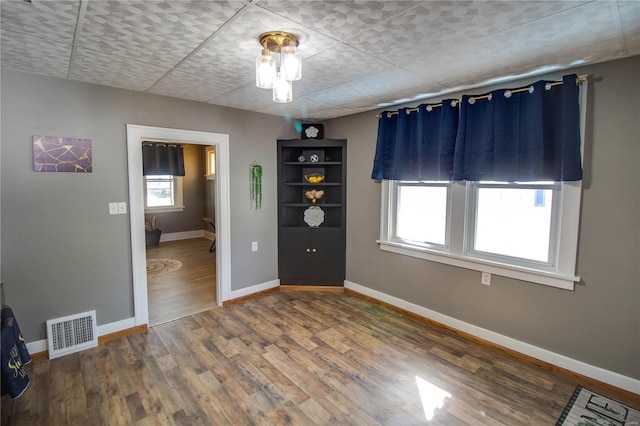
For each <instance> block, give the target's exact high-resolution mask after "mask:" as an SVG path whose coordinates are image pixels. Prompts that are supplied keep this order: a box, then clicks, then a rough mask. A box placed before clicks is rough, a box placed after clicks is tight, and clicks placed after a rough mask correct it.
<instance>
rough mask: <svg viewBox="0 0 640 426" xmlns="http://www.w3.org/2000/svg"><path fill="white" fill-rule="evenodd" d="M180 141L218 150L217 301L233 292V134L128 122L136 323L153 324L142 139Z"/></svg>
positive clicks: (216, 212)
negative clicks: (231, 177) (148, 288)
mask: <svg viewBox="0 0 640 426" xmlns="http://www.w3.org/2000/svg"><path fill="white" fill-rule="evenodd" d="M143 140H154V141H162V142H172V141H180V142H183V143H188V144H194V145H212V146H214V147H215V151H216V157H217V158H216V163H217V167H218V169H217V170H216V192H215V194H216V202H215V217H216V246H217V248H218V249H217V250H216V251H215V257H216V265H217V274H216V304H217V305H218V306H222V303H223V302H224V301H225V300H228V298H229V294H230V292H231V277H230V275H231V250H230V248H231V239H230V234H229V230H230V206H229V135H227V134H223V133H210V132H200V131H192V130H181V129H169V128H163V127H151V126H140V125H135V124H127V157H128V166H129V218H130V223H131V265H132V270H133V300H134V316H135V323H136V326H138V325H148V324H149V301H148V293H147V270H146V245H145V232H144V229H145V227H144V198H143V181H142V141H143Z"/></svg>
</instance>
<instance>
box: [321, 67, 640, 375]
mask: <svg viewBox="0 0 640 426" xmlns="http://www.w3.org/2000/svg"><path fill="white" fill-rule="evenodd" d="M575 72H577V73H578V74H590V75H591V76H592V79H591V84H590V87H589V96H590V101H589V110H588V117H587V119H588V129H587V135H586V136H587V140H586V144H587V147H586V158H585V167H584V169H585V180H584V182H583V198H582V221H581V231H580V243H579V256H578V267H577V273H578V275H580V276H581V277H582V282H580V283H579V284H577V285H576V289H575V291H566V290H560V289H555V288H551V287H546V286H542V285H537V284H532V283H526V282H521V281H517V280H513V279H508V278H504V277H499V276H495V275H494V276H493V277H492V282H491V286H490V287H487V286H483V285H481V284H480V273H479V272H475V271H470V270H466V269H461V268H457V267H453V266H448V265H444V264H439V263H434V262H429V261H425V260H420V259H415V258H410V257H406V256H402V255H398V254H393V253H389V252H384V251H381V250H380V249H379V247H378V245H377V244H376V239H377V238H378V237H379V226H380V220H379V217H380V214H379V213H380V184H379V183H376V182H374V181H373V180H371V179H370V176H371V165H372V163H373V155H374V150H375V143H376V136H377V119H376V117H375V115H376V112H373V111H372V112H367V113H363V114H358V115H353V116H348V117H343V118H340V119H336V120H332V121H331V122H329V123H328V124H327V126H326V130H327V131H326V134H327V137H332V138H337V137H340V138H347V139H348V188H347V194H348V200H349V202H348V218H347V279H348V280H349V281H352V282H355V283H357V284H361V285H363V286H366V287H369V288H371V289H374V290H378V291H381V292H383V293H386V294H389V295H392V296H395V297H398V298H401V299H404V300H407V301H410V302H413V303H415V304H417V305H420V306H423V307H426V308H429V309H432V310H434V311H437V312H440V313H442V314H445V315H449V316H451V317H454V318H457V319H460V320H462V321H466V322H468V323H471V324H475V325H477V326H480V327H483V328H486V329H489V330H492V331H495V332H497V333H500V334H503V335H506V336H510V337H512V338H515V339H518V340H521V341H524V342H528V343H530V344H533V345H535V346H538V347H541V348H545V349H548V350H550V351H553V352H556V353H559V354H563V355H566V356H569V357H571V358H574V359H576V360H580V361H584V362H586V363H588V364H591V365H595V366H599V367H602V368H605V369H607V370H611V371H615V372H618V373H621V374H624V375H626V376H629V377H634V378H636V379H640V362H639V361H638V360H640V271H639V266H638V265H639V264H640V262H639V259H640V249H639V243H640V196H639V195H640V191H639V190H638V184H639V183H640V167H639V164H640V148H639V146H640V143H639V137H640V136H639V135H640V124H639V123H640V81H639V79H638V76H640V57H634V58H631V59H627V60H621V61H615V62H609V63H604V64H599V65H594V66H588V67H584V68H579V69H576V70H575ZM562 74H563V73H554V74H550V75H548V76H544V77H536V78H533V79H529V80H526V82H523V84H520V83H519V82H515V83H507V84H502V85H501V86H502V87H518V86H519V85H526V84H528V83H529V82H531V81H536V80H539V79H541V78H556V77H559V76H561V75H562ZM487 91H488V89H486V88H485V89H480V90H473V91H472V90H469V91H465V92H464V93H469V94H471V93H483V92H487ZM459 95H460V94H452V95H449V96H446V97H447V98H454V97H459ZM392 109H397V108H396V107H394V108H392ZM355 194H357V196H355Z"/></svg>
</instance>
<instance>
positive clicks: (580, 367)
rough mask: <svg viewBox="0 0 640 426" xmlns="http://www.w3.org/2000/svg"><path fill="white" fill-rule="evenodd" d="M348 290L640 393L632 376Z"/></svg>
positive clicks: (349, 284) (352, 285)
mask: <svg viewBox="0 0 640 426" xmlns="http://www.w3.org/2000/svg"><path fill="white" fill-rule="evenodd" d="M344 287H345V288H347V289H349V290H353V291H355V292H358V293H361V294H364V295H365V296H369V297H372V298H374V299H377V300H380V301H382V302H385V303H388V304H390V305H393V306H395V307H398V308H401V309H404V310H406V311H409V312H412V313H414V314H417V315H420V316H421V317H424V318H428V319H430V320H433V321H436V322H439V323H441V324H444V325H447V326H449V327H452V328H455V329H456V330H460V331H463V332H465V333H468V334H471V335H473V336H475V337H478V338H480V339H483V340H486V341H489V342H492V343H495V344H496V345H500V346H503V347H505V348H509V349H512V350H514V351H516V352H520V353H521V354H524V355H528V356H531V357H533V358H536V359H539V360H541V361H544V362H548V363H549V364H553V365H556V366H558V367H562V368H564V369H567V370H570V371H573V372H575V373H578V374H582V375H583V376H587V377H591V378H593V379H596V380H599V381H601V382H604V383H608V384H610V385H613V386H616V387H618V388H621V389H625V390H628V391H629V392H633V393H636V394H640V380H637V379H634V378H632V377H627V376H624V375H622V374H620V373H616V372H613V371H609V370H605V369H604V368H600V367H596V366H593V365H590V364H587V363H584V362H582V361H578V360H575V359H572V358H569V357H567V356H564V355H560V354H557V353H555V352H551V351H549V350H547V349H543V348H539V347H537V346H533V345H531V344H529V343H526V342H522V341H520V340H516V339H513V338H511V337H508V336H504V335H502V334H499V333H496V332H494V331H491V330H487V329H485V328H482V327H478V326H476V325H473V324H470V323H467V322H464V321H460V320H458V319H456V318H453V317H450V316H447V315H443V314H441V313H439V312H436V311H432V310H431V309H427V308H425V307H422V306H419V305H416V304H413V303H411V302H407V301H406V300H402V299H398V298H397V297H393V296H389V295H388V294H385V293H382V292H379V291H377V290H372V289H370V288H368V287H365V286H362V285H360V284H356V283H353V282H351V281H347V280H345V282H344Z"/></svg>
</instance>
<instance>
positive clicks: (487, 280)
mask: <svg viewBox="0 0 640 426" xmlns="http://www.w3.org/2000/svg"><path fill="white" fill-rule="evenodd" d="M480 283H481V284H484V285H491V274H490V273H488V272H483V273H482V276H481V277H480Z"/></svg>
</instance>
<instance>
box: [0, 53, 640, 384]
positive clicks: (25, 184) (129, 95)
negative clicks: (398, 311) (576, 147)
mask: <svg viewBox="0 0 640 426" xmlns="http://www.w3.org/2000/svg"><path fill="white" fill-rule="evenodd" d="M576 71H577V72H578V73H579V74H582V73H589V74H591V75H592V77H593V78H592V84H591V85H590V88H589V93H590V101H589V104H590V108H589V114H588V123H589V124H588V132H587V147H586V158H585V181H584V186H583V187H584V194H583V199H582V204H583V208H582V222H581V232H580V245H579V258H578V271H577V272H578V274H579V275H580V276H581V277H582V279H583V281H582V282H581V283H579V284H578V285H577V286H576V290H575V291H573V292H570V291H565V290H559V289H554V288H550V287H545V286H541V285H537V284H531V283H525V282H521V281H517V280H513V279H507V278H503V277H498V276H494V277H492V283H491V286H490V287H486V286H482V285H480V282H479V281H480V277H479V273H477V272H473V271H468V270H465V269H460V268H456V267H452V266H447V265H443V264H438V263H433V262H428V261H424V260H419V259H414V258H409V257H405V256H401V255H397V254H393V253H388V252H382V251H380V249H379V248H378V245H377V244H376V242H375V241H376V239H377V238H378V236H379V207H380V185H379V184H378V183H376V182H374V181H372V180H371V179H370V175H371V164H372V160H373V154H374V149H375V141H376V133H377V119H376V118H375V112H368V113H363V114H359V115H353V116H348V117H344V118H340V119H335V120H331V121H329V122H327V123H326V126H325V129H326V134H327V137H330V138H347V139H348V144H347V145H348V161H349V164H348V195H349V200H348V210H347V214H348V219H347V279H348V280H350V281H353V282H355V283H358V284H361V285H364V286H367V287H369V288H372V289H375V290H378V291H382V292H384V293H386V294H389V295H392V296H395V297H399V298H402V299H405V300H408V301H410V302H413V303H415V304H418V305H421V306H424V307H427V308H429V309H433V310H435V311H438V312H441V313H443V314H445V315H449V316H452V317H455V318H458V319H460V320H462V321H466V322H469V323H472V324H475V325H477V326H480V327H484V328H486V329H489V330H493V331H495V332H498V333H501V334H504V335H506V336H510V337H513V338H515V339H518V340H522V341H525V342H528V343H531V344H533V345H536V346H539V347H542V348H546V349H548V350H551V351H553V352H556V353H559V354H564V355H567V356H569V357H571V358H574V359H577V360H581V361H584V362H586V363H589V364H592V365H595V366H599V367H602V368H605V369H608V370H611V371H616V372H619V373H621V374H624V375H627V376H630V377H634V378H640V364H639V363H638V361H637V360H638V359H640V270H639V264H640V262H638V259H639V258H640V248H639V245H640V191H639V190H638V184H639V183H640V170H639V169H640V167H639V163H640V148H639V143H638V135H640V124H639V123H640V120H638V117H640V83H639V82H638V78H637V77H638V75H640V58H638V57H636V58H632V59H628V60H622V61H615V62H610V63H605V64H599V65H594V66H589V67H585V68H581V69H577V70H576ZM561 74H562V73H556V74H552V75H549V76H548V77H549V78H556V77H558V76H560V75H561ZM1 77H2V120H1V124H2V133H1V136H2V157H1V161H2V163H1V164H2V172H1V177H0V182H1V185H2V188H1V202H0V203H1V204H0V205H1V207H2V223H1V229H2V234H1V238H2V245H1V253H2V259H1V265H2V271H1V275H2V281H3V282H4V283H5V287H6V293H7V298H8V302H9V303H10V304H11V305H12V306H13V307H14V308H15V310H16V315H17V316H18V319H19V321H20V325H21V327H22V329H23V332H24V334H25V337H26V339H27V340H28V341H32V340H36V339H42V338H44V337H45V333H44V320H46V319H48V318H53V317H58V316H61V315H67V314H71V313H76V312H80V311H83V310H88V309H94V308H95V309H97V310H98V323H99V324H104V323H109V322H112V321H117V320H121V319H125V318H129V317H131V316H132V315H133V307H132V304H133V302H132V282H131V265H130V250H131V248H130V242H129V220H128V217H127V216H126V215H118V216H109V215H108V212H107V202H108V201H125V200H127V169H126V135H125V123H135V124H143V125H150V126H162V127H173V128H181V129H190V130H204V131H212V132H221V133H228V134H229V135H230V145H231V153H230V157H231V176H230V178H231V228H232V229H231V245H232V247H231V250H232V261H233V264H232V271H231V272H232V277H231V278H232V290H236V289H240V288H244V287H247V286H250V285H254V284H258V283H262V282H266V281H269V280H272V279H275V278H277V258H276V253H277V250H276V247H277V243H276V220H277V219H276V218H277V216H276V205H275V202H276V200H275V198H276V188H275V183H276V170H275V160H276V149H275V140H276V139H277V138H292V137H296V133H295V132H294V131H293V129H291V127H290V125H289V124H287V123H286V122H285V121H284V120H282V119H280V118H278V117H273V116H267V115H261V114H253V113H248V112H243V111H238V110H234V109H228V108H220V107H216V106H212V105H206V104H201V103H196V102H188V101H180V100H176V99H172V98H166V97H159V96H153V95H143V94H136V93H133V92H129V91H126V90H118V89H111V88H105V87H100V86H93V85H89V84H84V83H77V82H68V81H64V80H60V79H56V78H49V77H37V76H32V75H29V74H24V73H16V72H6V71H3V72H2V75H1ZM538 78H539V77H538ZM538 78H535V79H530V80H527V82H529V81H533V80H537V79H538ZM508 85H509V86H511V87H515V86H517V85H519V83H517V82H516V83H509V84H508ZM502 86H503V87H504V86H505V85H502ZM486 90H487V89H483V90H480V91H476V93H480V92H484V91H486ZM471 92H472V91H466V92H465V93H471ZM454 96H455V95H451V96H447V97H454ZM249 122H250V123H251V126H247V125H246V124H247V123H249ZM34 134H45V135H60V136H75V137H84V138H91V139H92V140H93V150H94V172H93V173H92V174H87V175H72V174H65V173H46V174H45V173H35V172H32V149H31V136H32V135H34ZM254 160H256V161H258V162H259V163H261V164H262V165H263V167H264V202H263V207H262V209H261V210H257V211H256V210H252V209H250V207H249V195H248V193H247V191H248V188H249V173H248V168H249V166H250V164H251V163H252V162H253V161H254ZM251 241H259V243H260V250H259V251H258V252H255V253H252V252H251V248H250V243H251ZM248 264H250V265H251V267H247V265H248Z"/></svg>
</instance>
